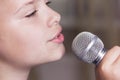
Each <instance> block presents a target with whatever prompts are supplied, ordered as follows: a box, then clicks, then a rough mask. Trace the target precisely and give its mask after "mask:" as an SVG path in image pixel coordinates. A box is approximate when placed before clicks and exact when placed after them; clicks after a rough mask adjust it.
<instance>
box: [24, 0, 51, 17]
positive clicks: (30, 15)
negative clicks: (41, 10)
mask: <svg viewBox="0 0 120 80" xmlns="http://www.w3.org/2000/svg"><path fill="white" fill-rule="evenodd" d="M51 3H52V2H51V1H48V2H46V5H48V6H49V4H51ZM36 12H37V10H34V11H33V12H32V13H30V14H28V15H26V16H25V17H27V18H29V17H32V16H34V15H35V14H36Z"/></svg>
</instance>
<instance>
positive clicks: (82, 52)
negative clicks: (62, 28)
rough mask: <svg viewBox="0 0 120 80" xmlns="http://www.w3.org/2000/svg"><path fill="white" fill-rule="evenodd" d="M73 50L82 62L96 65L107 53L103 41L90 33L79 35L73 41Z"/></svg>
mask: <svg viewBox="0 0 120 80" xmlns="http://www.w3.org/2000/svg"><path fill="white" fill-rule="evenodd" d="M72 50H73V51H74V52H75V55H76V56H77V57H78V58H79V59H80V60H82V61H84V62H86V63H93V64H95V65H98V64H99V63H100V61H101V60H102V58H103V57H104V55H105V53H106V51H105V48H104V44H103V42H102V40H101V39H100V38H98V37H97V36H96V35H94V34H92V33H90V32H81V33H79V34H78V35H77V36H76V37H75V39H74V40H73V43H72Z"/></svg>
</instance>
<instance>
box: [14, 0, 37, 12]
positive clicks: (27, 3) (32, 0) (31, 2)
mask: <svg viewBox="0 0 120 80" xmlns="http://www.w3.org/2000/svg"><path fill="white" fill-rule="evenodd" d="M34 1H35V0H31V1H29V2H26V3H24V4H23V5H22V6H21V7H20V8H19V9H17V10H16V11H15V13H17V12H19V11H20V10H21V9H22V8H23V7H24V6H27V5H30V4H33V3H34Z"/></svg>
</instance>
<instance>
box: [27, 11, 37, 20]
mask: <svg viewBox="0 0 120 80" xmlns="http://www.w3.org/2000/svg"><path fill="white" fill-rule="evenodd" d="M36 12H37V10H35V11H33V12H32V13H30V14H28V15H26V16H25V17H27V18H29V17H32V16H34V15H35V14H36Z"/></svg>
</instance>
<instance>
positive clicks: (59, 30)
mask: <svg viewBox="0 0 120 80" xmlns="http://www.w3.org/2000/svg"><path fill="white" fill-rule="evenodd" d="M61 32H62V28H60V29H58V31H56V33H55V34H54V36H53V37H52V38H51V39H50V40H49V41H52V40H53V39H55V38H56V37H58V36H59V35H60V33H61Z"/></svg>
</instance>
